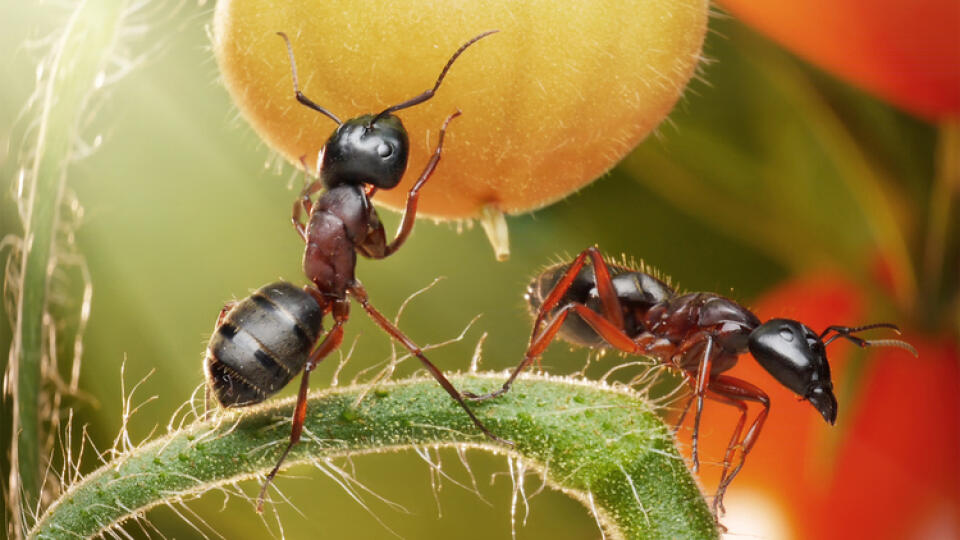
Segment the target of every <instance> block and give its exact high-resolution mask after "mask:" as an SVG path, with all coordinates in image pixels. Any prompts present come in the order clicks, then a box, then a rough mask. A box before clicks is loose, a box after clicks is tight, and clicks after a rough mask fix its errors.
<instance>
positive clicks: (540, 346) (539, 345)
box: [463, 304, 574, 401]
mask: <svg viewBox="0 0 960 540" xmlns="http://www.w3.org/2000/svg"><path fill="white" fill-rule="evenodd" d="M573 305H574V304H567V305H565V306H563V308H561V309H560V310H559V311H558V312H557V314H556V315H554V317H553V319H551V320H550V323H549V324H547V327H546V328H544V330H543V333H542V334H540V335H539V336H535V337H534V339H532V340H531V343H530V346H529V347H527V352H526V354H524V356H523V360H522V361H520V364H519V365H517V367H516V368H514V370H513V373H511V374H510V377H508V378H507V381H506V382H505V383H503V386H501V387H500V389H499V390H496V391H494V392H491V393H489V394H483V395H477V394H474V393H472V392H464V393H463V395H464V397H466V398H467V399H468V400H470V401H486V400H488V399H492V398H495V397H500V396H502V395H503V394H506V393H507V391H509V390H510V387H511V386H512V385H513V381H514V380H515V379H516V378H517V376H518V375H520V372H521V371H523V370H524V369H526V368H527V366H529V365H530V364H532V363H533V361H534V360H536V359H537V358H539V357H540V355H541V354H542V353H543V351H544V350H545V349H546V348H547V345H549V344H550V343H551V342H552V341H553V338H554V337H556V335H557V332H559V331H560V328H561V327H562V326H563V322H564V321H565V320H566V319H567V314H569V313H570V311H571V310H572V309H573Z"/></svg>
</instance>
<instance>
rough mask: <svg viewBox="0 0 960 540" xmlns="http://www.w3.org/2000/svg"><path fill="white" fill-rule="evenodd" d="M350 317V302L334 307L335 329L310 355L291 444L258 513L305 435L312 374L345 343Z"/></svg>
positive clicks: (295, 411) (266, 483) (272, 473)
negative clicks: (344, 332)
mask: <svg viewBox="0 0 960 540" xmlns="http://www.w3.org/2000/svg"><path fill="white" fill-rule="evenodd" d="M349 316H350V302H349V301H346V300H343V301H340V302H337V303H335V304H334V305H333V317H334V323H333V327H332V328H330V331H329V332H327V335H326V337H325V338H324V339H323V342H322V343H320V345H319V346H318V347H317V348H316V349H314V350H313V352H312V353H310V358H309V359H307V363H306V365H305V366H304V368H303V375H302V376H301V377H300V391H299V392H298V393H297V404H296V406H295V407H294V408H293V422H292V425H291V427H290V442H288V443H287V447H286V448H285V449H284V450H283V453H282V454H280V459H279V460H277V464H276V465H275V466H274V467H273V470H271V471H270V474H268V475H267V479H266V480H264V482H263V487H261V488H260V496H259V497H258V498H257V512H262V511H263V500H264V498H265V497H266V496H267V488H268V487H270V483H271V482H273V479H274V477H275V476H277V473H278V472H279V471H280V467H281V466H282V465H283V462H284V460H286V459H287V454H289V453H290V449H291V448H293V445H295V444H297V443H298V442H300V436H301V435H302V434H303V422H304V420H305V419H306V416H307V391H308V390H309V389H310V372H311V371H313V368H315V367H317V364H319V363H320V361H321V360H323V359H324V358H326V356H327V355H328V354H330V353H331V352H333V351H334V350H336V349H337V347H339V346H340V344H341V343H342V342H343V324H344V323H345V322H347V319H348V318H349Z"/></svg>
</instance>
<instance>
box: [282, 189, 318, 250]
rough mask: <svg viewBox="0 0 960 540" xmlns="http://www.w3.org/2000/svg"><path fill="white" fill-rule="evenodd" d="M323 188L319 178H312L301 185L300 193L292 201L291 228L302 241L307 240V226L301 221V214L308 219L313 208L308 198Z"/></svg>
mask: <svg viewBox="0 0 960 540" xmlns="http://www.w3.org/2000/svg"><path fill="white" fill-rule="evenodd" d="M321 189H323V184H322V183H321V182H320V181H319V180H314V181H313V182H309V183H307V184H306V185H304V186H303V189H302V190H300V195H298V196H297V200H295V201H294V202H293V212H292V213H291V215H290V222H291V223H293V228H294V229H296V230H297V234H299V235H300V238H302V239H303V241H304V242H306V241H307V228H306V224H305V223H304V221H303V216H304V215H306V216H308V217H307V219H309V216H310V212H311V211H312V210H313V201H311V200H310V196H311V195H313V194H314V193H316V192H318V191H320V190H321Z"/></svg>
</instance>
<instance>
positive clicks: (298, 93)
mask: <svg viewBox="0 0 960 540" xmlns="http://www.w3.org/2000/svg"><path fill="white" fill-rule="evenodd" d="M277 35H278V36H280V37H282V38H283V41H284V42H285V43H286V44H287V54H288V55H289V56H290V71H292V72H293V94H294V95H295V96H297V101H299V102H300V103H302V104H303V105H306V106H307V107H310V108H311V109H313V110H315V111H317V112H319V113H321V114H323V115H325V116H326V117H328V118H330V119H331V120H333V121H334V122H336V123H337V125H338V126H339V125H342V124H343V122H341V121H340V119H339V118H337V115H335V114H333V113H332V112H330V111H328V110H326V109H324V108H323V107H321V106H320V105H317V104H316V103H314V102H313V100H311V99H310V98H308V97H307V96H305V95H303V92H301V91H300V85H299V84H298V83H297V62H296V61H295V60H294V59H293V46H292V45H290V38H288V37H287V35H286V34H284V33H283V32H277Z"/></svg>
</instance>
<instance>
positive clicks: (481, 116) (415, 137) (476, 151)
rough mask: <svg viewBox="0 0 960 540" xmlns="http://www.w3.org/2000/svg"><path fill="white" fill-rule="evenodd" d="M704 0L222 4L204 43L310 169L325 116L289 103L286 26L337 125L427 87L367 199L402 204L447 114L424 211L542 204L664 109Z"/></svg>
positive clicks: (695, 38)
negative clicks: (403, 146)
mask: <svg viewBox="0 0 960 540" xmlns="http://www.w3.org/2000/svg"><path fill="white" fill-rule="evenodd" d="M707 9H708V2H707V1H706V0H640V1H634V2H623V1H616V0H578V1H568V2H548V1H544V0H530V1H525V2H515V1H510V0H486V1H471V2H459V1H452V0H451V1H443V2H426V1H419V2H395V1H371V0H352V1H350V2H338V1H324V2H275V1H270V0H245V1H238V0H222V1H220V2H218V3H217V7H216V13H215V17H214V50H215V53H216V57H217V61H218V63H219V65H220V70H221V73H222V76H223V81H224V83H225V84H226V87H227V89H228V91H229V92H230V94H231V96H232V97H233V100H234V102H235V103H236V105H237V107H238V108H239V110H240V112H241V113H242V115H243V116H244V117H245V118H246V119H247V121H248V122H249V123H250V125H251V126H253V128H254V129H255V130H256V131H257V133H259V134H260V136H261V137H262V138H263V139H264V140H265V141H266V142H267V144H268V145H269V146H270V147H271V148H272V149H274V150H276V151H277V152H279V153H280V154H281V155H283V156H284V157H285V158H286V159H287V160H289V161H290V162H291V163H294V164H297V165H299V163H300V160H301V158H303V159H304V160H305V161H306V163H307V165H308V166H309V168H310V170H313V168H314V167H315V162H316V157H317V153H318V151H319V150H320V148H321V147H322V146H323V144H324V142H325V141H326V140H327V138H328V137H329V136H330V134H331V133H332V132H333V129H334V128H335V127H336V126H335V124H334V123H333V122H332V121H331V120H330V119H328V118H326V117H325V116H323V115H321V114H319V113H317V112H315V111H312V110H310V109H308V108H306V107H304V106H302V105H300V104H298V103H297V101H296V100H295V99H294V94H293V85H292V79H291V73H290V63H289V60H288V58H287V51H286V48H285V47H284V44H283V41H282V40H281V39H280V38H279V37H278V36H277V35H276V32H278V31H282V32H285V33H286V34H288V35H289V36H290V39H291V41H292V43H293V49H294V54H295V57H296V62H297V67H298V70H299V77H300V87H301V90H302V91H303V93H304V94H305V95H306V96H308V97H309V98H310V99H312V100H313V101H315V102H316V103H318V104H320V105H322V106H323V107H325V108H327V109H328V110H330V111H332V112H333V113H334V114H336V115H337V116H339V117H340V119H341V120H346V119H347V118H352V117H355V116H359V115H361V114H365V113H372V112H379V111H380V110H382V109H385V108H386V107H388V106H390V105H394V104H396V103H399V102H402V101H404V100H407V99H409V98H411V97H413V96H415V95H417V94H419V93H421V92H423V91H424V90H427V89H428V88H431V87H432V86H433V84H434V82H435V81H436V78H437V76H438V75H439V73H440V70H441V68H442V67H443V65H444V64H445V63H446V61H447V60H448V59H449V58H450V56H451V55H452V54H453V52H454V51H456V50H457V48H458V47H459V46H460V45H461V44H463V43H464V42H466V41H467V40H468V39H470V38H472V37H473V36H476V35H478V34H480V33H481V32H484V31H486V30H491V29H498V30H499V31H500V32H499V33H497V34H494V35H492V36H489V37H487V38H484V39H483V40H481V41H479V42H477V43H476V44H474V45H473V46H472V47H470V48H469V49H468V50H467V51H466V52H465V53H464V54H463V55H462V56H461V57H460V58H459V59H458V60H457V61H456V63H455V64H454V65H453V67H452V69H451V70H450V72H449V73H448V75H447V77H446V79H445V80H444V82H443V84H442V86H441V87H440V89H439V91H438V92H437V94H436V96H435V97H434V98H433V99H431V100H430V101H428V102H426V103H423V104H421V105H418V106H416V107H413V108H410V109H406V110H403V111H400V112H399V113H398V116H399V117H400V118H401V119H402V120H403V122H404V125H405V126H406V128H407V131H408V133H409V135H410V161H409V164H408V167H407V172H406V176H405V177H404V180H403V182H402V183H401V184H400V186H399V187H398V188H396V189H393V190H390V191H383V192H379V193H377V195H376V200H377V201H380V202H381V203H385V204H386V205H388V206H390V207H393V208H400V207H402V205H403V204H404V201H405V200H406V192H407V190H408V189H409V188H410V186H411V185H412V184H413V182H414V181H415V180H416V178H417V177H418V176H419V174H420V172H421V171H422V169H423V167H424V165H425V164H426V162H427V160H428V159H429V156H430V154H431V153H432V151H433V149H434V147H435V145H436V142H437V133H438V130H439V128H440V125H441V124H442V123H443V120H444V119H445V118H446V117H447V116H448V115H449V114H451V113H452V112H454V111H456V110H458V109H459V110H461V111H463V116H461V117H460V118H457V119H456V120H454V121H453V122H452V123H451V124H450V128H449V130H448V132H447V138H446V139H445V143H444V149H443V157H442V159H441V161H440V165H439V166H438V168H437V170H436V173H435V174H434V177H433V178H431V180H430V182H429V183H428V184H427V186H426V187H425V188H424V189H423V191H422V192H421V193H422V195H421V201H420V212H421V214H425V215H429V216H431V217H434V218H443V219H464V218H475V217H477V216H478V215H479V213H480V212H481V210H482V209H483V208H484V207H485V206H490V207H491V208H492V209H494V210H498V211H502V212H504V213H514V214H515V213H521V212H526V211H529V210H532V209H536V208H539V207H542V206H544V205H547V204H550V203H552V202H554V201H556V200H558V199H561V198H563V197H564V196H566V195H567V194H569V193H571V192H572V191H575V190H577V189H578V188H580V187H582V186H584V185H585V184H587V183H589V182H591V181H592V180H594V179H595V178H597V177H598V176H600V175H601V174H603V173H604V172H605V171H606V170H608V169H609V168H611V167H612V166H613V165H614V164H616V163H617V161H619V160H620V159H621V158H622V157H623V156H624V155H625V154H626V153H627V152H628V151H629V150H630V149H632V148H633V147H634V146H636V145H637V143H639V142H640V140H642V139H643V138H644V136H645V135H647V134H648V133H649V132H650V131H651V130H653V129H654V128H655V127H656V126H657V125H658V124H659V123H660V121H661V120H663V118H664V117H665V116H666V114H667V113H668V112H669V111H670V109H671V108H672V107H673V105H674V104H675V103H676V101H677V99H678V98H679V97H680V95H681V93H682V91H683V88H684V87H685V85H686V83H687V81H688V80H689V78H690V77H691V75H692V74H693V72H694V69H695V68H696V66H697V63H698V62H699V60H700V49H701V45H702V43H703V37H704V33H705V31H706V26H707V18H708V14H707Z"/></svg>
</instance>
